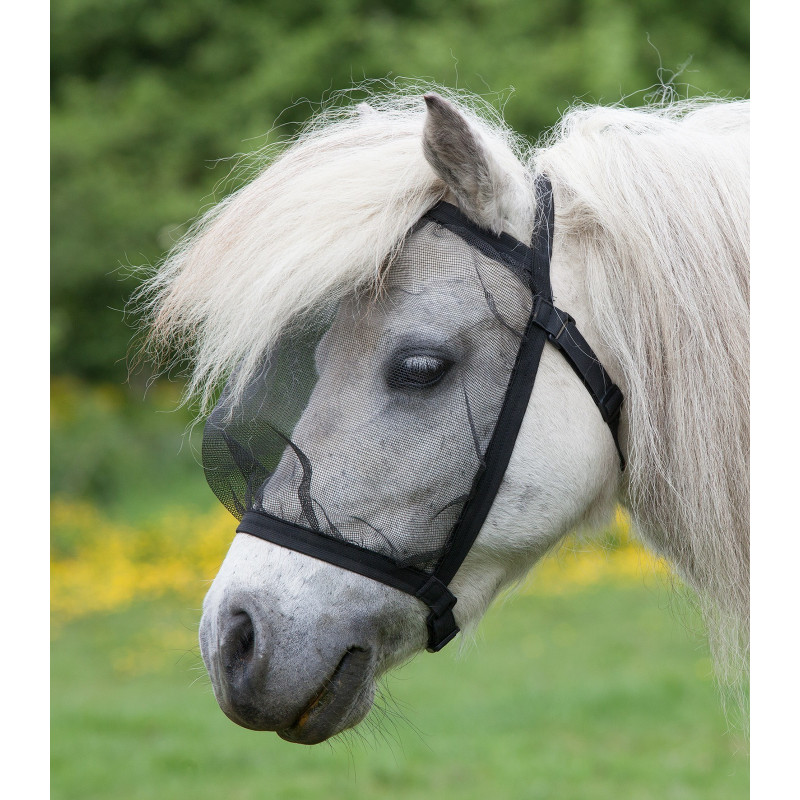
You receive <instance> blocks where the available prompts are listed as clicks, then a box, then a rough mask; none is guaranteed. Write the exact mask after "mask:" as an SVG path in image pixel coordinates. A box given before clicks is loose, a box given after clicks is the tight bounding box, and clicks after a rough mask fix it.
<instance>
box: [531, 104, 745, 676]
mask: <svg viewBox="0 0 800 800" xmlns="http://www.w3.org/2000/svg"><path fill="white" fill-rule="evenodd" d="M535 164H536V168H537V169H540V170H543V171H545V172H547V173H548V174H549V175H550V176H551V177H552V179H553V182H554V184H556V185H557V186H558V187H559V189H560V190H561V193H560V195H559V199H560V203H559V206H557V219H556V229H558V227H559V225H563V226H564V231H565V234H566V235H568V236H574V237H576V240H577V242H578V244H579V247H580V252H581V257H582V258H583V259H584V261H585V263H586V269H587V290H588V295H589V297H590V302H591V304H592V310H593V313H594V315H595V321H596V324H597V328H598V330H599V331H600V335H601V336H602V338H603V340H604V344H605V346H606V347H607V348H608V349H609V350H610V352H612V353H613V357H614V358H615V359H617V360H618V363H619V364H620V366H621V369H622V372H623V375H624V378H623V381H624V385H623V386H622V389H623V392H624V394H625V409H626V415H627V421H628V437H627V439H628V441H627V447H628V454H629V466H628V469H627V470H626V472H625V475H624V478H625V486H626V494H627V498H626V500H627V504H628V505H629V507H630V509H631V511H632V513H633V518H634V521H635V523H636V526H637V528H638V529H639V531H640V532H641V533H642V535H643V536H644V537H645V538H646V539H647V540H648V542H650V543H651V544H652V545H653V546H654V547H655V548H656V549H657V550H659V551H661V552H662V553H664V554H665V555H666V556H667V557H668V558H669V559H670V560H671V561H672V562H673V563H674V564H676V565H677V566H678V568H679V570H680V571H681V572H682V574H683V575H684V576H685V577H686V578H687V580H688V582H689V583H690V584H691V585H692V586H694V587H695V588H696V589H698V590H699V592H700V596H701V602H702V604H703V606H704V611H705V615H706V619H707V622H708V625H709V633H710V636H711V647H712V651H713V652H714V654H715V656H716V661H717V663H718V664H719V665H720V667H721V670H722V673H723V675H722V677H723V678H724V677H725V673H726V672H728V671H729V674H730V677H731V678H732V679H733V678H735V676H736V675H737V674H742V672H743V670H744V668H745V667H746V663H744V662H745V661H746V658H747V652H748V651H747V641H748V635H749V623H748V620H749V482H748V475H749V336H748V328H749V300H748V298H749V229H750V224H749V103H747V102H734V103H714V104H708V103H705V102H693V103H691V102H690V103H683V104H677V105H673V106H670V107H668V108H651V109H635V110H630V109H623V108H579V109H576V110H574V111H572V112H571V113H569V114H567V115H566V116H565V117H564V118H563V119H562V121H561V123H560V125H559V126H558V128H557V129H556V131H555V132H554V133H553V134H552V136H551V138H550V141H549V142H548V143H547V145H546V146H545V147H543V148H542V149H540V150H539V151H538V152H537V154H536V157H535Z"/></svg>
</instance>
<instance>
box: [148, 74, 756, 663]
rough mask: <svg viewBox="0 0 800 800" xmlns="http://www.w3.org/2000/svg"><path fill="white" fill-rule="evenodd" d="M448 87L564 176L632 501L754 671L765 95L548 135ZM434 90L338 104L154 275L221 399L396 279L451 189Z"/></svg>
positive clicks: (159, 314) (732, 656)
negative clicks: (525, 133) (759, 143)
mask: <svg viewBox="0 0 800 800" xmlns="http://www.w3.org/2000/svg"><path fill="white" fill-rule="evenodd" d="M437 91H441V90H437ZM442 93H443V94H448V96H449V99H451V101H452V102H454V103H455V104H456V105H457V106H458V107H459V108H460V109H461V111H462V112H463V113H465V114H466V115H467V116H468V117H469V118H470V119H471V120H472V121H473V122H474V123H475V124H479V125H480V127H481V132H482V134H483V136H484V137H485V139H486V142H488V143H489V145H490V146H491V147H492V148H493V152H494V153H495V155H496V157H497V158H498V159H501V160H502V162H503V163H504V165H506V166H507V168H508V170H509V172H510V173H512V174H514V175H517V176H519V177H518V180H519V181H520V182H522V183H526V184H527V183H529V182H532V178H533V175H534V174H535V173H536V172H546V173H547V174H548V175H549V177H550V178H551V180H552V182H553V185H554V187H555V188H556V191H557V192H558V197H559V203H558V205H557V220H556V229H557V230H561V231H562V235H565V236H570V237H573V239H574V241H575V242H576V243H577V246H578V247H579V252H580V253H581V254H582V257H583V259H584V260H585V263H586V269H587V280H588V286H587V289H588V293H589V296H590V298H591V303H592V307H593V313H594V315H595V324H596V328H597V330H598V331H599V333H600V336H601V338H602V340H603V345H604V347H605V348H606V349H607V351H608V352H609V353H610V354H611V355H612V358H614V359H616V360H617V362H618V364H619V366H620V368H621V372H622V383H623V386H622V389H623V391H624V393H625V398H626V400H625V403H626V405H625V410H626V415H627V420H628V429H627V436H626V439H627V445H626V446H627V449H628V469H627V470H626V473H625V476H624V480H625V489H626V498H625V499H626V503H627V504H628V505H629V506H630V509H631V511H632V513H633V517H634V520H635V522H636V525H637V526H638V528H639V530H640V531H641V533H642V534H643V536H644V537H645V538H646V539H647V540H648V541H649V542H650V543H651V544H652V545H653V546H654V547H655V548H657V549H658V550H660V551H661V552H663V553H665V554H666V555H667V556H668V557H669V558H670V559H671V560H672V561H673V562H674V563H675V564H676V565H677V566H678V568H679V569H680V570H681V571H682V573H683V575H684V576H685V577H686V578H687V580H688V581H689V582H690V583H691V584H692V585H693V586H694V587H695V588H697V589H698V590H699V592H700V596H701V599H702V602H703V604H704V610H705V612H706V617H707V620H708V622H709V628H710V634H711V644H712V648H713V650H714V652H715V654H716V655H717V657H718V660H720V662H721V663H722V665H723V677H724V673H725V669H726V665H728V666H730V665H731V664H732V662H737V663H733V664H732V666H733V667H734V670H733V671H734V672H735V671H736V669H735V668H736V667H741V666H744V661H745V660H746V658H747V644H746V641H747V634H748V622H747V621H748V615H749V611H748V609H749V601H748V597H749V595H748V585H749V554H748V507H749V494H748V480H747V476H748V436H749V433H748V432H749V391H748V371H749V370H748V358H749V352H748V313H749V311H748V291H749V276H748V263H749V262H748V247H749V209H748V202H749V192H748V181H749V171H748V165H749V149H748V148H749V143H748V142H749V140H748V131H749V128H748V120H749V104H748V103H746V102H733V103H709V102H706V101H695V102H685V103H681V104H673V105H670V106H668V107H650V108H643V109H625V108H604V107H580V108H576V109H574V110H573V111H571V112H569V113H568V114H567V115H566V116H565V117H564V118H563V119H562V121H561V122H560V124H559V125H558V126H557V128H556V129H555V130H554V131H553V132H551V134H550V135H549V137H548V138H547V140H546V141H545V143H544V145H543V146H541V147H538V148H536V149H531V148H526V146H525V145H524V144H523V143H521V142H520V141H519V140H518V139H517V138H516V137H515V136H514V134H513V133H512V132H511V131H510V130H509V129H508V128H507V127H506V126H505V125H504V123H503V122H502V120H501V119H500V118H499V116H498V115H497V113H496V112H493V111H492V109H491V108H490V107H489V106H487V105H485V104H483V103H482V101H480V100H478V99H476V98H471V99H470V98H467V99H465V98H464V97H463V96H461V95H456V96H453V94H452V93H445V92H442ZM421 94H422V93H421V92H419V93H414V94H408V95H390V96H385V97H376V98H375V99H373V100H371V101H370V106H369V107H366V108H364V107H356V108H351V109H345V110H342V111H336V112H330V113H327V114H323V115H321V116H320V117H319V118H317V119H316V120H315V121H314V122H313V123H312V124H311V125H310V126H309V127H308V128H307V129H306V131H305V132H304V133H303V134H302V135H301V136H300V137H299V138H298V139H297V140H296V141H295V142H294V143H293V144H291V146H290V147H288V149H286V150H285V151H284V152H283V154H282V155H281V156H280V157H279V158H277V159H276V160H274V161H273V162H272V163H271V164H269V165H268V166H267V167H266V169H264V171H263V172H262V173H261V174H260V175H259V176H258V177H257V178H256V179H255V180H254V181H253V182H252V183H250V184H249V185H247V186H245V187H244V188H242V189H241V190H239V191H238V192H236V193H235V194H233V195H232V196H230V197H228V198H227V199H226V200H224V201H223V202H221V203H220V204H219V205H218V206H216V207H215V208H214V209H212V210H211V211H210V212H209V213H208V214H207V215H206V216H204V217H203V218H202V219H201V220H200V221H199V222H198V223H197V224H196V225H195V226H194V227H193V229H192V230H191V231H190V233H189V234H188V236H187V237H186V238H185V239H184V241H182V242H181V243H180V244H179V245H178V247H177V248H176V249H175V250H174V251H173V252H172V253H171V255H170V256H169V258H168V259H167V261H166V263H165V264H164V265H163V266H162V267H161V269H160V270H159V271H158V272H157V273H156V274H155V275H154V276H152V277H151V278H150V279H149V281H148V282H147V283H146V284H145V286H144V289H143V292H142V294H141V296H140V302H141V303H142V304H143V305H144V307H145V309H146V310H147V312H148V321H149V323H150V325H151V330H152V333H151V344H152V346H153V347H154V349H156V350H158V349H160V348H166V347H171V346H174V345H175V344H176V343H177V345H178V346H179V347H181V348H183V350H184V353H185V355H187V356H188V357H189V358H190V359H191V360H192V362H193V364H194V372H193V374H192V377H191V381H190V383H189V390H188V391H189V393H190V394H192V395H196V396H199V398H200V399H201V403H202V406H203V407H204V408H205V409H207V408H208V406H209V404H210V403H211V400H212V397H213V393H214V390H215V387H217V386H218V385H219V383H220V382H221V380H223V379H224V378H226V377H227V376H228V375H229V374H230V373H231V371H232V370H233V369H234V367H237V365H241V367H240V369H238V370H237V373H236V377H235V380H236V381H237V385H236V386H235V387H234V389H235V390H236V389H238V390H240V389H241V388H242V386H243V385H244V383H245V382H246V380H247V378H248V377H249V376H250V375H251V374H252V372H253V370H254V369H255V368H256V367H257V366H258V363H259V360H260V358H261V357H262V354H263V353H264V352H265V351H266V350H267V349H268V348H269V347H270V345H271V344H272V343H273V342H274V341H275V340H276V338H277V336H278V335H279V334H280V332H281V331H282V330H283V329H284V328H285V326H286V325H287V324H289V323H291V322H293V321H295V320H297V319H300V318H302V315H303V314H304V312H307V311H309V310H313V309H314V308H315V307H317V306H319V305H321V304H323V303H327V302H329V301H330V300H331V298H332V297H337V296H340V295H342V294H345V293H347V292H350V291H352V290H353V288H354V287H373V288H374V287H376V286H379V285H380V278H381V272H382V269H383V267H384V266H385V264H386V262H387V259H388V258H389V257H390V256H391V255H392V253H393V252H395V251H396V249H397V247H398V246H399V245H400V244H401V242H402V239H403V236H404V234H405V233H406V231H407V230H408V229H409V227H410V226H411V225H412V224H413V223H414V222H415V221H416V220H417V219H418V218H419V217H420V216H421V215H422V214H423V213H424V212H425V211H426V210H427V209H428V208H429V207H431V206H432V205H434V204H435V203H436V202H437V201H438V200H439V199H441V197H442V196H443V194H444V192H445V186H444V184H443V183H442V182H441V181H440V180H439V179H438V178H437V177H436V175H435V174H434V172H433V170H432V169H431V167H429V166H428V164H427V162H426V161H425V158H424V157H423V151H422V145H421V137H422V128H423V123H424V120H425V105H424V103H423V101H422V97H421ZM511 232H512V233H515V235H517V236H518V237H522V236H523V235H524V231H513V230H512V231H511ZM623 434H624V432H623Z"/></svg>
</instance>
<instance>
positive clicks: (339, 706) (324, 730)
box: [277, 647, 372, 744]
mask: <svg viewBox="0 0 800 800" xmlns="http://www.w3.org/2000/svg"><path fill="white" fill-rule="evenodd" d="M370 656H371V654H370V651H369V650H365V649H363V648H361V647H350V648H348V649H347V651H346V652H345V654H344V655H343V656H342V658H341V660H340V661H339V663H338V664H337V665H336V668H335V669H334V670H333V672H332V673H331V675H330V677H329V678H327V679H326V680H325V681H324V682H323V684H322V686H321V687H320V688H319V690H318V691H317V692H315V694H314V695H313V696H312V698H311V700H309V702H308V703H307V704H306V706H305V707H304V708H303V710H302V711H301V712H300V714H299V715H298V717H297V719H296V720H295V721H294V722H293V723H292V724H291V725H290V726H289V727H288V728H285V729H283V730H279V731H277V733H278V736H280V737H281V739H285V740H286V741H287V742H294V743H297V744H319V743H320V742H324V741H325V740H326V739H329V738H330V737H331V736H334V735H335V734H337V733H339V732H341V731H342V730H344V729H345V728H349V727H351V726H352V725H355V724H356V723H357V722H359V721H360V720H361V719H362V717H363V716H364V713H359V711H360V710H361V711H362V712H363V711H364V709H363V706H364V705H367V708H368V707H369V704H370V703H371V693H370V692H368V687H369V684H370V674H371V673H370V670H369V669H368V668H369V666H370V663H371V661H372V659H371V657H370Z"/></svg>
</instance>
